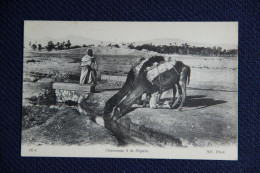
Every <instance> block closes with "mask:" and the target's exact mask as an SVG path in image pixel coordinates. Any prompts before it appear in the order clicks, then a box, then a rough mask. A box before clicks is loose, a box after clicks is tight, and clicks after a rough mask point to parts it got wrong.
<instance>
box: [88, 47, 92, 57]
mask: <svg viewBox="0 0 260 173" xmlns="http://www.w3.org/2000/svg"><path fill="white" fill-rule="evenodd" d="M87 54H88V55H89V56H91V57H92V56H93V50H92V49H88V52H87Z"/></svg>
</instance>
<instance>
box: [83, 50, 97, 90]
mask: <svg viewBox="0 0 260 173" xmlns="http://www.w3.org/2000/svg"><path fill="white" fill-rule="evenodd" d="M81 62H82V63H81V75H80V84H93V85H96V81H97V62H96V58H95V57H94V56H93V51H92V49H88V52H87V55H85V56H84V57H83V58H82V60H81Z"/></svg>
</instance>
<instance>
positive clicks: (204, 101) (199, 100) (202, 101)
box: [160, 95, 227, 109]
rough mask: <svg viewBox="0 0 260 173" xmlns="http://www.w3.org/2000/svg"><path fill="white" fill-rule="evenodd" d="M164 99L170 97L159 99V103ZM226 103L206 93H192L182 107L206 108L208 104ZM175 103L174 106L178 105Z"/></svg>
mask: <svg viewBox="0 0 260 173" xmlns="http://www.w3.org/2000/svg"><path fill="white" fill-rule="evenodd" d="M165 101H171V99H170V98H166V99H161V101H160V103H163V102H165ZM223 103H227V101H225V100H215V99H213V98H207V96H206V95H193V96H187V97H186V101H185V103H184V105H183V106H184V107H190V108H196V107H198V109H201V108H206V107H209V106H214V105H218V104H223ZM178 106H179V105H177V106H176V107H178Z"/></svg>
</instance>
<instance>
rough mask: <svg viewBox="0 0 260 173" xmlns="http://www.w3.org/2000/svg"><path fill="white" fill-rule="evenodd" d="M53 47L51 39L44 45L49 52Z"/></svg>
mask: <svg viewBox="0 0 260 173" xmlns="http://www.w3.org/2000/svg"><path fill="white" fill-rule="evenodd" d="M54 48H55V46H54V44H53V43H52V41H49V42H48V44H47V46H46V49H47V50H48V51H49V52H50V51H52V50H53V49H54Z"/></svg>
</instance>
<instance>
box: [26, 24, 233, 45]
mask: <svg viewBox="0 0 260 173" xmlns="http://www.w3.org/2000/svg"><path fill="white" fill-rule="evenodd" d="M24 27H25V28H24V36H25V38H33V39H42V38H45V37H50V38H53V39H59V38H63V37H66V36H68V35H74V36H80V37H85V38H89V39H95V40H100V41H114V42H138V41H146V40H152V39H159V38H168V39H182V40H186V41H190V42H200V43H211V44H223V43H225V44H234V45H237V44H238V23H237V22H72V21H25V25H24Z"/></svg>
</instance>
